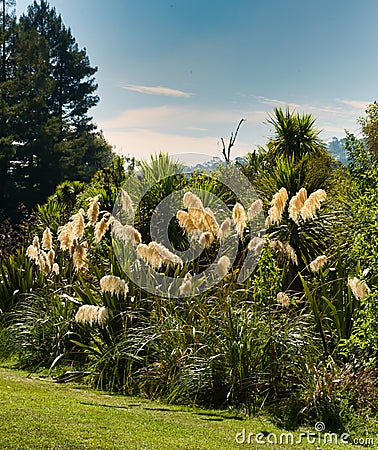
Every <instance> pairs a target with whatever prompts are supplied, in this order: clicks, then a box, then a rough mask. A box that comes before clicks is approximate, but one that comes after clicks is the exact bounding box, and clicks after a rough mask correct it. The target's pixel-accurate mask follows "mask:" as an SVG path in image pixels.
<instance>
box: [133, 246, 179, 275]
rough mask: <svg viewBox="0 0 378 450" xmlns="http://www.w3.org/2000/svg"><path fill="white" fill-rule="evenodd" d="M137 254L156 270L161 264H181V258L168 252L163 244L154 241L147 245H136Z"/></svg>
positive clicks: (168, 265) (167, 265)
mask: <svg viewBox="0 0 378 450" xmlns="http://www.w3.org/2000/svg"><path fill="white" fill-rule="evenodd" d="M137 254H138V256H139V257H140V258H142V259H143V260H144V261H145V262H146V263H147V264H149V265H150V266H151V267H152V268H153V269H156V270H159V269H161V267H163V266H166V267H170V266H172V267H174V266H177V265H179V266H181V267H182V266H183V262H182V259H181V258H180V257H179V256H177V255H175V254H174V253H172V252H170V251H169V250H168V249H167V248H166V247H164V245H162V244H159V243H157V242H155V241H152V242H150V243H149V244H148V245H146V244H139V245H138V247H137Z"/></svg>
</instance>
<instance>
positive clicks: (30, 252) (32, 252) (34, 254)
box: [26, 245, 39, 264]
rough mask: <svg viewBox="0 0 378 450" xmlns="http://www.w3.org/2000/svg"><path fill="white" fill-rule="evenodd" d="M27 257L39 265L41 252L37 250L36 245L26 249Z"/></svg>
mask: <svg viewBox="0 0 378 450" xmlns="http://www.w3.org/2000/svg"><path fill="white" fill-rule="evenodd" d="M26 256H27V257H28V258H29V259H30V260H32V261H34V262H35V263H36V264H38V256H39V251H38V250H37V248H36V247H35V246H34V245H29V247H28V248H27V249H26Z"/></svg>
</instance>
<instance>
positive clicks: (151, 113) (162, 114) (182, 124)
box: [99, 105, 267, 133]
mask: <svg viewBox="0 0 378 450" xmlns="http://www.w3.org/2000/svg"><path fill="white" fill-rule="evenodd" d="M242 117H244V118H245V119H246V120H247V124H245V125H244V126H243V128H245V126H246V125H248V124H256V123H262V122H263V121H264V120H265V119H266V117H267V114H266V112H265V111H262V110H251V109H248V108H246V109H245V110H242V109H216V108H208V107H197V108H195V107H188V106H172V105H163V106H155V107H146V108H134V109H128V110H125V111H123V112H121V113H120V114H118V115H117V116H116V117H114V118H112V119H109V120H106V121H103V122H101V123H100V124H99V126H100V127H101V128H102V129H112V130H115V129H118V130H120V129H123V130H126V129H127V130H130V129H132V128H141V129H152V130H156V131H162V130H171V131H174V132H176V133H177V131H178V130H181V131H184V130H186V131H193V132H195V131H198V132H202V133H203V132H204V131H207V130H208V131H210V130H214V128H217V129H219V130H220V131H221V130H223V131H222V133H228V132H229V131H232V130H233V127H234V126H236V125H237V123H238V122H239V120H240V119H241V118H242ZM210 132H211V131H210Z"/></svg>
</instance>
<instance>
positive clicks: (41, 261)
mask: <svg viewBox="0 0 378 450" xmlns="http://www.w3.org/2000/svg"><path fill="white" fill-rule="evenodd" d="M38 266H39V269H40V271H41V272H42V273H44V274H45V275H48V274H49V273H50V272H51V264H50V261H49V258H48V256H47V254H46V253H45V252H44V251H41V252H40V253H39V257H38Z"/></svg>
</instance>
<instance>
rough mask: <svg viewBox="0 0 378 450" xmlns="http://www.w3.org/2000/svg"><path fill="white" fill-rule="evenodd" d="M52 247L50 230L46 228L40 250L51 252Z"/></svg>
mask: <svg viewBox="0 0 378 450" xmlns="http://www.w3.org/2000/svg"><path fill="white" fill-rule="evenodd" d="M51 247H52V234H51V231H50V228H46V229H45V231H44V232H43V235H42V248H44V249H45V250H51Z"/></svg>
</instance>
